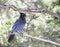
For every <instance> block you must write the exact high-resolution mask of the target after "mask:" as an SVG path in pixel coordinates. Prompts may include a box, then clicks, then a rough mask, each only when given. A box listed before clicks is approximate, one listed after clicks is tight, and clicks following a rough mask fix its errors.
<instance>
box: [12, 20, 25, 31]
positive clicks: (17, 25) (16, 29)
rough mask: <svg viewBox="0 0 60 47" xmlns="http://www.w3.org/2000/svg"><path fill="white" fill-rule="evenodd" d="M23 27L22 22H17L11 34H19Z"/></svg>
mask: <svg viewBox="0 0 60 47" xmlns="http://www.w3.org/2000/svg"><path fill="white" fill-rule="evenodd" d="M24 26H25V24H24V23H23V22H19V21H18V20H17V21H16V22H15V23H14V25H13V27H12V32H18V31H19V32H21V31H22V30H23V29H24Z"/></svg>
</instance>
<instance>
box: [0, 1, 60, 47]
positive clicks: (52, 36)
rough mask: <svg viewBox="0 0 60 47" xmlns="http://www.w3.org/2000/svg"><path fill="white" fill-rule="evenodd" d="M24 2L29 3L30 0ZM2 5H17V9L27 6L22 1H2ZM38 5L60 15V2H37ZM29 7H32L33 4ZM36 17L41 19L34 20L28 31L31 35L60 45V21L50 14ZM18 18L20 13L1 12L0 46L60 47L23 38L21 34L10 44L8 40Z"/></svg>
mask: <svg viewBox="0 0 60 47" xmlns="http://www.w3.org/2000/svg"><path fill="white" fill-rule="evenodd" d="M24 1H25V2H29V0H24ZM0 4H8V5H15V6H16V7H21V8H23V7H25V6H26V5H24V4H23V3H22V2H21V1H20V0H12V1H11V0H0ZM27 4H29V3H27ZM36 4H37V5H39V7H41V8H43V9H47V10H50V11H52V12H55V13H57V14H60V11H59V10H60V0H37V1H36ZM29 5H31V3H30V4H29ZM27 7H28V6H27ZM36 16H39V17H38V18H37V19H33V20H32V21H31V23H30V25H29V26H30V27H29V28H28V29H30V31H31V32H30V33H29V34H31V35H34V36H37V37H41V38H45V39H49V40H53V41H56V42H59V43H60V21H59V20H58V19H55V18H54V17H52V16H51V15H48V14H38V13H36ZM18 17H19V13H18V12H15V11H14V10H12V9H10V10H8V9H1V10H0V46H6V47H7V46H8V47H9V46H12V45H13V46H14V47H20V46H21V47H58V46H55V45H52V44H49V43H45V42H41V41H39V40H35V39H32V38H26V37H21V36H20V35H19V34H18V35H16V37H15V39H14V40H13V42H11V43H8V42H7V40H8V37H9V33H10V32H11V28H12V25H13V23H14V22H15V21H16V19H18ZM28 17H30V15H28V14H27V19H28V20H29V18H28Z"/></svg>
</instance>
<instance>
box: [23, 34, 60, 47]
mask: <svg viewBox="0 0 60 47" xmlns="http://www.w3.org/2000/svg"><path fill="white" fill-rule="evenodd" d="M23 36H25V37H29V38H33V39H37V40H39V41H43V42H47V43H50V44H54V45H57V46H60V44H59V43H57V42H54V41H51V40H46V39H42V38H39V37H35V36H31V35H29V34H24V35H23Z"/></svg>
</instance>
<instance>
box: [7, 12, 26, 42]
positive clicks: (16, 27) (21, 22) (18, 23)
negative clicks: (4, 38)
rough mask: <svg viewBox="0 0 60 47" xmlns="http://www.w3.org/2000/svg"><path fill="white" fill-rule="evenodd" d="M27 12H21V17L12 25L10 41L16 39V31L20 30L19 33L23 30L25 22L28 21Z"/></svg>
mask: <svg viewBox="0 0 60 47" xmlns="http://www.w3.org/2000/svg"><path fill="white" fill-rule="evenodd" d="M25 17H26V14H25V13H23V12H20V16H19V18H18V19H17V20H16V22H15V23H14V24H13V26H12V30H11V34H10V35H9V38H8V42H11V41H12V40H13V39H14V36H15V33H16V32H19V34H21V33H22V30H24V27H25V23H26V18H25Z"/></svg>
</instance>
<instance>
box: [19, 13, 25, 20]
mask: <svg viewBox="0 0 60 47" xmlns="http://www.w3.org/2000/svg"><path fill="white" fill-rule="evenodd" d="M25 17H26V14H25V13H22V12H21V13H20V17H19V20H22V21H24V20H25Z"/></svg>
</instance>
